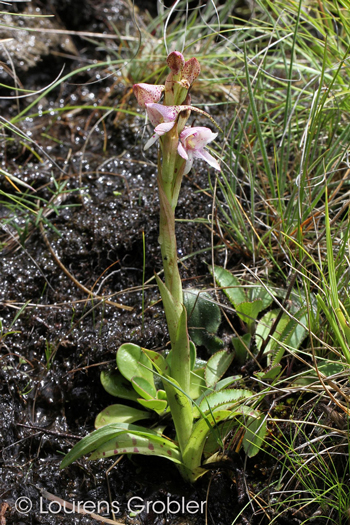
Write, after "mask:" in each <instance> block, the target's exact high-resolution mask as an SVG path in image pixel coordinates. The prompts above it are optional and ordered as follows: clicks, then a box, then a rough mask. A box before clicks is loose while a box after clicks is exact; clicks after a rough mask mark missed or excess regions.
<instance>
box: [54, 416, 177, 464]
mask: <svg viewBox="0 0 350 525" xmlns="http://www.w3.org/2000/svg"><path fill="white" fill-rule="evenodd" d="M128 432H129V433H132V434H134V435H135V436H137V435H140V436H144V437H148V438H149V437H150V436H152V439H153V440H156V441H157V442H158V443H160V444H163V446H164V448H165V447H166V448H171V449H174V450H175V451H176V450H178V447H177V445H175V443H173V442H172V441H170V440H167V439H165V438H162V437H161V436H159V435H158V434H157V433H156V432H154V431H153V430H149V429H146V428H144V427H141V426H138V425H133V424H131V423H118V424H116V423H111V424H109V425H104V426H103V427H101V428H98V429H97V430H95V431H94V432H91V434H88V435H87V436H85V437H83V438H82V439H81V440H80V441H79V442H78V443H77V444H76V445H75V446H74V447H73V448H72V449H71V450H70V451H69V452H68V454H67V455H66V456H65V457H64V459H63V461H62V463H61V465H60V468H61V469H62V468H65V467H68V465H70V464H71V463H73V462H74V461H76V460H77V459H79V458H81V457H82V456H85V455H86V454H90V453H91V452H93V451H95V450H97V449H98V448H99V447H101V446H102V445H103V444H105V443H107V442H108V441H110V440H112V439H115V438H117V436H120V435H122V434H124V433H128Z"/></svg>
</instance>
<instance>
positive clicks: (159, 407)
mask: <svg viewBox="0 0 350 525" xmlns="http://www.w3.org/2000/svg"><path fill="white" fill-rule="evenodd" d="M138 402H139V403H140V405H142V406H143V407H145V408H148V409H149V410H154V411H155V412H157V414H159V415H160V414H163V412H164V411H165V410H166V408H167V404H168V403H167V401H166V400H165V399H138Z"/></svg>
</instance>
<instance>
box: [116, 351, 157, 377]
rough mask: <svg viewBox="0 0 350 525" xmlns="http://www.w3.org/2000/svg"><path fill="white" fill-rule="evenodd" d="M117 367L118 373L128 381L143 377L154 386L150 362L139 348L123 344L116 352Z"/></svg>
mask: <svg viewBox="0 0 350 525" xmlns="http://www.w3.org/2000/svg"><path fill="white" fill-rule="evenodd" d="M117 366H118V369H119V371H120V373H121V374H122V375H123V376H124V377H125V378H126V379H128V380H129V381H131V380H132V378H133V377H143V378H144V379H145V380H146V381H147V382H148V383H149V384H151V385H153V386H154V379H153V373H152V361H151V360H150V359H149V358H148V357H147V356H146V355H145V354H144V352H143V351H142V349H141V347H140V346H138V345H134V344H132V343H125V344H123V345H122V346H121V347H120V348H119V350H118V352H117Z"/></svg>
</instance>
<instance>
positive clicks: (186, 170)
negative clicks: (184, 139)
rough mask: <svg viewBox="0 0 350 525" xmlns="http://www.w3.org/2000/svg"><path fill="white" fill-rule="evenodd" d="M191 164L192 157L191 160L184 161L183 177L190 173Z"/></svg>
mask: <svg viewBox="0 0 350 525" xmlns="http://www.w3.org/2000/svg"><path fill="white" fill-rule="evenodd" d="M192 164H193V157H192V156H191V158H189V159H188V160H186V164H185V169H184V172H183V175H187V173H189V172H190V171H191V168H192Z"/></svg>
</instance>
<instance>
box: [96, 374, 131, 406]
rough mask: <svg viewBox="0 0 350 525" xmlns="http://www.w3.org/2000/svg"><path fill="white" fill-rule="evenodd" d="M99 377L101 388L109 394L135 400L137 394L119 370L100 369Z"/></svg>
mask: <svg viewBox="0 0 350 525" xmlns="http://www.w3.org/2000/svg"><path fill="white" fill-rule="evenodd" d="M100 379H101V383H102V386H103V388H104V389H105V390H106V392H108V394H111V396H115V397H120V398H121V399H129V400H131V401H137V398H138V397H139V396H138V395H137V394H136V392H135V390H134V389H133V388H132V386H131V384H130V382H129V381H128V380H127V379H125V377H123V376H122V375H121V373H120V372H118V371H116V370H114V371H113V372H109V371H106V370H102V372H101V376H100Z"/></svg>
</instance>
